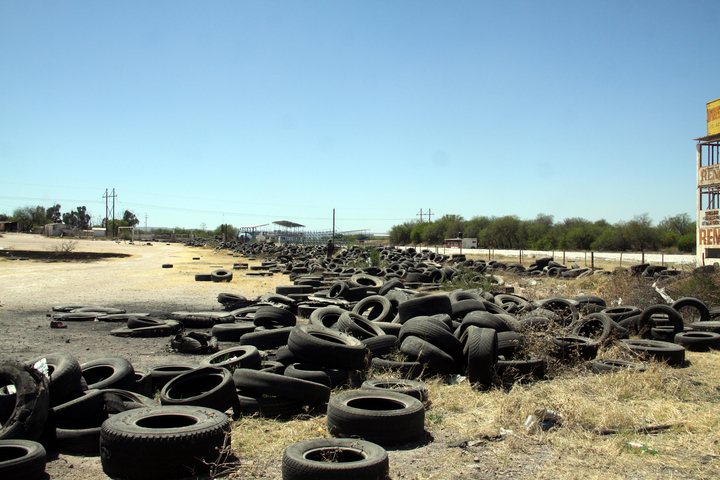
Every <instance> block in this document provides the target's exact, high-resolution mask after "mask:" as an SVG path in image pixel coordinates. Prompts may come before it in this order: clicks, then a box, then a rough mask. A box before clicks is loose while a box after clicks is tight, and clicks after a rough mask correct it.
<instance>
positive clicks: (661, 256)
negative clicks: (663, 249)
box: [660, 253, 665, 267]
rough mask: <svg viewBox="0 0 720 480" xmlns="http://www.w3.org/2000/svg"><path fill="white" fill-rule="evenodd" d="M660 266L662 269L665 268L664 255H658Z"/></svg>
mask: <svg viewBox="0 0 720 480" xmlns="http://www.w3.org/2000/svg"><path fill="white" fill-rule="evenodd" d="M660 266H662V267H664V266H665V254H664V253H661V254H660Z"/></svg>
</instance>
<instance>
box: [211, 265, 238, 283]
mask: <svg viewBox="0 0 720 480" xmlns="http://www.w3.org/2000/svg"><path fill="white" fill-rule="evenodd" d="M232 279H233V272H232V270H225V269H224V268H219V269H217V270H213V271H212V272H210V280H212V281H213V282H230V281H232Z"/></svg>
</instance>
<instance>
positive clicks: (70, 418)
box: [50, 389, 107, 428]
mask: <svg viewBox="0 0 720 480" xmlns="http://www.w3.org/2000/svg"><path fill="white" fill-rule="evenodd" d="M50 418H52V420H53V422H54V424H55V426H57V427H60V428H89V427H99V426H100V425H101V424H102V422H103V421H105V420H106V419H107V414H106V413H105V402H104V399H103V395H102V391H101V390H96V389H93V390H88V391H87V392H83V394H82V395H80V396H79V397H77V398H74V399H72V400H70V401H68V402H66V403H63V404H62V405H58V406H56V407H54V408H52V409H51V414H50Z"/></svg>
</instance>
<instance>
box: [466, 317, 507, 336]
mask: <svg viewBox="0 0 720 480" xmlns="http://www.w3.org/2000/svg"><path fill="white" fill-rule="evenodd" d="M470 325H474V326H476V327H480V328H492V329H493V330H495V331H496V332H498V333H500V332H509V331H510V330H511V328H510V326H509V325H508V324H507V323H506V322H504V321H503V319H502V318H500V317H499V316H498V315H497V314H495V313H490V312H470V313H469V314H468V315H466V316H465V318H463V321H462V323H461V324H460V329H459V330H458V331H457V332H456V333H455V336H456V337H458V338H460V336H461V335H462V334H463V332H464V331H465V329H466V328H467V327H469V326H470Z"/></svg>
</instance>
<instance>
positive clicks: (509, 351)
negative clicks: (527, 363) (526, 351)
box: [497, 331, 525, 359]
mask: <svg viewBox="0 0 720 480" xmlns="http://www.w3.org/2000/svg"><path fill="white" fill-rule="evenodd" d="M497 341H498V345H497V354H498V355H502V356H503V357H505V358H506V359H507V358H514V357H515V354H516V353H518V352H519V351H520V350H522V348H523V347H524V346H525V337H524V336H523V335H522V334H520V333H518V332H512V331H510V332H497Z"/></svg>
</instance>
